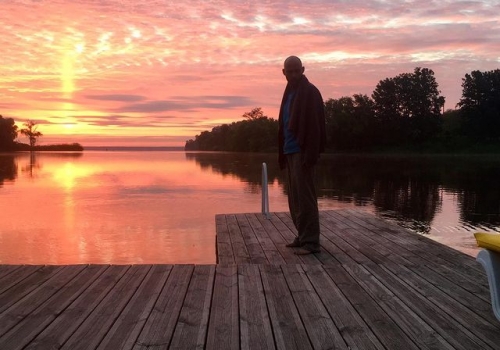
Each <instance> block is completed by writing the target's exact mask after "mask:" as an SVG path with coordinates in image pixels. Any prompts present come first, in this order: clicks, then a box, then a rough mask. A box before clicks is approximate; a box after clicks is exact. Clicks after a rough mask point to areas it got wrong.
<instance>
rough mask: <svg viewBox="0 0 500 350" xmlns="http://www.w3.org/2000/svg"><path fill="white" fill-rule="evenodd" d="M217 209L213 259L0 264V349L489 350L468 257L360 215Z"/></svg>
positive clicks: (493, 328) (488, 320) (486, 312)
mask: <svg viewBox="0 0 500 350" xmlns="http://www.w3.org/2000/svg"><path fill="white" fill-rule="evenodd" d="M320 220H321V230H322V235H321V244H322V253H320V254H316V255H309V256H297V255H294V254H293V251H294V249H293V248H287V247H285V245H286V243H288V242H290V241H292V240H293V238H294V236H295V229H294V227H293V223H292V221H291V218H290V216H289V214H288V213H272V214H271V218H270V219H267V218H265V217H264V216H263V215H261V214H258V213H246V214H228V215H217V216H216V218H215V224H216V229H217V238H216V245H217V255H218V256H217V261H218V264H217V265H132V266H127V265H124V266H120V265H110V266H107V265H81V266H18V265H12V266H7V265H3V266H1V265H0V349H2V350H11V349H48V348H61V349H80V348H81V349H84V348H85V349H148V350H151V349H167V348H168V349H192V348H199V349H332V348H335V349H497V348H498V344H500V323H499V322H498V321H497V320H496V318H495V317H494V315H493V312H492V309H491V304H490V299H489V289H488V286H487V279H486V276H485V273H484V271H483V270H482V269H481V267H480V266H479V264H478V263H477V262H476V261H475V259H474V258H473V257H470V256H467V255H465V254H462V253H460V252H457V251H455V250H453V249H450V248H448V247H444V246H442V245H441V244H439V243H436V242H433V241H431V240H430V239H428V238H427V237H423V236H421V235H417V234H414V233H411V232H409V231H407V230H405V229H403V228H401V227H399V226H397V225H395V224H393V223H389V222H387V221H385V220H382V219H379V218H377V217H375V216H374V215H371V214H368V213H364V212H360V211H354V210H337V211H322V212H321V213H320Z"/></svg>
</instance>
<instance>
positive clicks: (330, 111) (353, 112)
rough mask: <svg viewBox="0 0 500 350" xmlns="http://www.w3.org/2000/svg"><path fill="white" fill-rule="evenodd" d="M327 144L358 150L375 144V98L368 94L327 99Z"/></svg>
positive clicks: (339, 148) (330, 146) (333, 147)
mask: <svg viewBox="0 0 500 350" xmlns="http://www.w3.org/2000/svg"><path fill="white" fill-rule="evenodd" d="M325 122H326V133H327V146H328V147H329V148H332V149H337V150H358V149H364V148H368V147H369V146H372V145H373V142H372V141H373V137H372V126H373V122H374V118H373V100H372V99H371V98H370V97H368V96H367V95H360V94H356V95H354V96H353V97H346V96H344V97H341V98H339V99H338V100H337V99H329V100H327V101H325Z"/></svg>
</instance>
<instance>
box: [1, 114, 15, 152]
mask: <svg viewBox="0 0 500 350" xmlns="http://www.w3.org/2000/svg"><path fill="white" fill-rule="evenodd" d="M16 138H17V125H16V124H15V123H14V119H12V118H4V117H3V116H2V115H0V151H11V150H13V149H14V146H15V140H16Z"/></svg>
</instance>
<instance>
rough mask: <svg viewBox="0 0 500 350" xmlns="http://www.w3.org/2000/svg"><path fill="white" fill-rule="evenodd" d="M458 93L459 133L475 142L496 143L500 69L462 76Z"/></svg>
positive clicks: (499, 123) (499, 121)
mask: <svg viewBox="0 0 500 350" xmlns="http://www.w3.org/2000/svg"><path fill="white" fill-rule="evenodd" d="M462 89H463V90H462V98H461V99H460V102H459V103H458V106H459V107H460V110H461V111H462V116H463V118H464V123H463V126H464V128H463V133H464V134H465V135H466V136H469V137H472V138H473V139H476V140H478V139H489V140H495V141H499V138H500V69H496V70H492V71H488V72H480V71H477V70H476V71H472V72H471V74H466V75H465V78H463V79H462Z"/></svg>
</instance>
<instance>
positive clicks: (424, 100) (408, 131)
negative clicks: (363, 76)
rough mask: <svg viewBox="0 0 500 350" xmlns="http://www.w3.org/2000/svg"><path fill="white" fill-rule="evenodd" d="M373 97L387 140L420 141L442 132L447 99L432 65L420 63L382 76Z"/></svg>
mask: <svg viewBox="0 0 500 350" xmlns="http://www.w3.org/2000/svg"><path fill="white" fill-rule="evenodd" d="M372 97H373V100H374V102H375V104H374V109H375V116H376V117H377V120H378V122H379V127H380V130H379V131H380V132H381V134H383V135H385V139H386V140H387V143H392V144H398V143H405V142H408V141H410V142H421V141H424V140H427V139H429V138H430V137H433V136H435V135H436V134H437V133H438V132H439V130H440V125H441V109H442V108H443V106H444V102H445V99H444V97H443V96H440V91H439V90H438V84H437V82H436V79H435V77H434V72H433V71H432V70H431V69H428V68H420V67H417V68H415V70H414V72H413V73H403V74H400V75H398V76H396V77H394V78H387V79H385V80H382V81H380V82H379V83H378V85H377V86H376V88H375V91H374V92H373V95H372ZM380 136H381V135H380Z"/></svg>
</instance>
